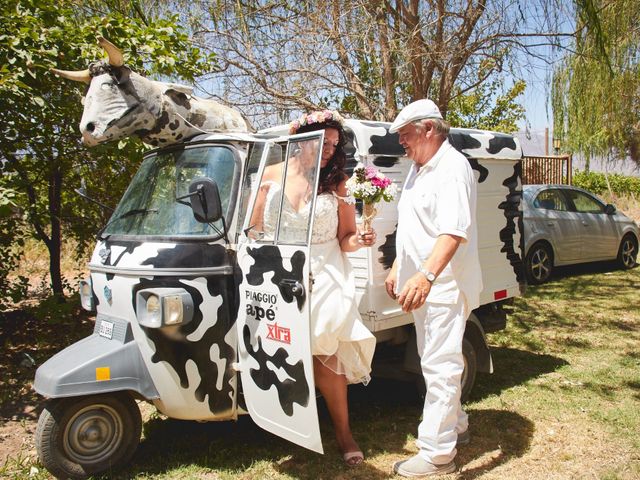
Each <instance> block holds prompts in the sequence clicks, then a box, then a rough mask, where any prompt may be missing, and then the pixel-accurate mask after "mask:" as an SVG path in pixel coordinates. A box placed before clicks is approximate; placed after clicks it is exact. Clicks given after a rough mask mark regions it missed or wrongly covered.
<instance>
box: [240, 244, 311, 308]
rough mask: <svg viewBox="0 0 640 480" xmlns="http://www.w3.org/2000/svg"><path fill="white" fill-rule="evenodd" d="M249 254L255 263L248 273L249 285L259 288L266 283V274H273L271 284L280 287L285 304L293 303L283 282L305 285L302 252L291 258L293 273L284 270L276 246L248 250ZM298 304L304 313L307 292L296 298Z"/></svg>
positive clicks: (290, 294) (280, 255)
mask: <svg viewBox="0 0 640 480" xmlns="http://www.w3.org/2000/svg"><path fill="white" fill-rule="evenodd" d="M247 253H248V254H249V255H250V256H251V257H253V259H254V260H255V263H254V264H253V265H252V266H251V268H250V269H249V272H248V273H247V282H248V283H249V285H252V286H254V287H255V286H258V285H262V283H263V282H264V274H265V273H267V272H273V277H271V282H272V283H273V284H274V285H275V286H276V287H278V290H279V291H280V295H282V298H283V299H284V301H285V302H287V303H291V302H293V298H294V296H293V294H292V293H291V289H290V287H288V286H287V285H286V284H285V283H284V282H283V280H292V281H297V282H298V283H300V284H303V281H302V271H303V269H304V262H305V255H304V252H302V251H300V250H299V251H297V252H295V253H294V254H293V255H292V256H291V271H289V270H287V269H286V268H284V265H283V260H282V254H281V252H280V249H279V248H278V247H277V246H275V245H265V246H263V247H259V248H247ZM296 300H297V302H298V310H299V311H302V306H303V305H304V303H305V301H306V292H305V291H303V292H302V294H301V295H299V296H296Z"/></svg>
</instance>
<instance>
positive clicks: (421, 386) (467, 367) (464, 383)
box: [415, 337, 478, 403]
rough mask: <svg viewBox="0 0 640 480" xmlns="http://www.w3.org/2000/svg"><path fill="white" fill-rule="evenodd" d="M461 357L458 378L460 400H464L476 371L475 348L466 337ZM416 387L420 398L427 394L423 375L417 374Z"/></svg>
mask: <svg viewBox="0 0 640 480" xmlns="http://www.w3.org/2000/svg"><path fill="white" fill-rule="evenodd" d="M462 358H463V360H464V370H463V371H462V378H461V380H460V387H461V390H462V392H461V394H460V401H461V402H462V403H464V402H466V401H467V399H468V398H469V395H470V394H471V390H473V385H474V384H475V383H476V373H477V371H478V358H477V357H476V349H475V348H474V346H473V343H471V341H470V340H468V339H467V338H466V337H465V338H463V339H462ZM415 385H416V389H417V390H418V393H419V394H420V396H421V397H422V398H424V397H425V395H426V394H427V386H426V385H425V383H424V377H423V376H422V375H420V376H418V377H417V378H416V381H415Z"/></svg>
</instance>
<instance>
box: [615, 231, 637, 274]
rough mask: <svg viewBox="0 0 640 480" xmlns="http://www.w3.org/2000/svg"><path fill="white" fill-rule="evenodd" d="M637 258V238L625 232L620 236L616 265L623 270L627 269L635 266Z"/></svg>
mask: <svg viewBox="0 0 640 480" xmlns="http://www.w3.org/2000/svg"><path fill="white" fill-rule="evenodd" d="M637 260H638V240H636V238H635V237H634V236H633V235H632V234H630V233H627V234H626V235H625V236H624V237H622V241H621V242H620V248H619V249H618V258H617V261H618V265H620V268H622V269H624V270H628V269H630V268H633V267H635V266H636V262H637Z"/></svg>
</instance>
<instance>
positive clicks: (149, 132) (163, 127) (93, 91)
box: [51, 37, 248, 146]
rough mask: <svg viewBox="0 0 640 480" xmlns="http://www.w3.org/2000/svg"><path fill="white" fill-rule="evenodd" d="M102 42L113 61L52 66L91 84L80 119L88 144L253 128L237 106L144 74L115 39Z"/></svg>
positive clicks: (163, 141) (163, 140)
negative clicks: (64, 67)
mask: <svg viewBox="0 0 640 480" xmlns="http://www.w3.org/2000/svg"><path fill="white" fill-rule="evenodd" d="M98 43H99V44H100V46H102V48H104V50H105V51H106V52H107V55H108V60H107V61H100V62H95V63H92V64H91V65H90V66H89V68H88V69H86V70H82V71H66V70H58V69H55V68H52V69H51V72H52V73H54V74H55V75H58V76H59V77H62V78H66V79H69V80H74V81H78V82H84V83H88V84H89V88H88V90H87V92H86V95H85V98H84V112H83V114H82V119H81V120H80V131H81V133H82V140H83V142H84V143H85V144H86V145H88V146H94V145H98V144H101V143H105V142H108V141H112V140H118V139H121V138H124V137H128V136H131V135H135V136H138V137H140V138H141V139H142V140H143V141H144V142H145V143H148V144H150V145H154V146H157V145H168V144H171V143H176V142H180V141H184V140H185V139H187V138H189V137H192V136H194V135H197V134H199V133H208V132H212V131H232V132H246V131H247V130H248V126H247V123H246V122H245V120H244V118H243V117H242V115H241V114H240V113H239V112H237V111H236V110H233V109H231V108H229V107H226V106H224V105H222V104H220V103H218V102H215V101H213V100H208V99H202V98H198V97H195V96H193V95H192V89H191V88H190V87H186V86H183V85H175V84H170V83H163V82H157V81H154V80H149V79H147V78H145V77H143V76H141V75H138V74H137V73H135V72H133V71H131V69H129V67H127V66H126V65H125V64H124V58H123V55H122V52H120V50H119V49H118V48H117V47H116V46H115V45H113V44H112V43H111V42H109V41H108V40H106V39H105V38H103V37H99V38H98Z"/></svg>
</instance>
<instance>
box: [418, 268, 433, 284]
mask: <svg viewBox="0 0 640 480" xmlns="http://www.w3.org/2000/svg"><path fill="white" fill-rule="evenodd" d="M418 271H419V272H420V273H421V274H423V275H424V276H425V277H427V280H429V283H433V282H435V281H436V274H435V273H433V272H430V271H428V270H427V269H426V268H424V267H423V266H422V265H420V268H419V269H418Z"/></svg>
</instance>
